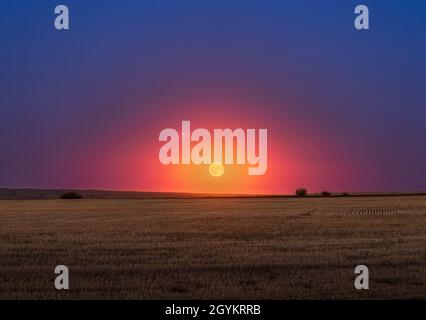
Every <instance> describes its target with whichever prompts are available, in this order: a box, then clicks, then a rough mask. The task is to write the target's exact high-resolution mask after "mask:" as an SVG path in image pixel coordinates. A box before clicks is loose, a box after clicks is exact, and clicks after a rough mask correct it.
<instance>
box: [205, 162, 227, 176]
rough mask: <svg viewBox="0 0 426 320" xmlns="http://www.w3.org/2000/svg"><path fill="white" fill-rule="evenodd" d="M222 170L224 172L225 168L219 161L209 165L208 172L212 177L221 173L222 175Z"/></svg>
mask: <svg viewBox="0 0 426 320" xmlns="http://www.w3.org/2000/svg"><path fill="white" fill-rule="evenodd" d="M224 172H225V168H224V167H223V165H222V164H221V163H216V162H214V163H212V164H211V165H210V167H209V173H210V174H211V175H212V176H213V177H220V176H221V175H223V173H224Z"/></svg>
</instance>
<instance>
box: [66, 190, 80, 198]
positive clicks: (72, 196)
mask: <svg viewBox="0 0 426 320" xmlns="http://www.w3.org/2000/svg"><path fill="white" fill-rule="evenodd" d="M82 198H83V197H82V196H81V195H80V194H78V193H76V192H74V191H69V192H65V193H64V194H62V195H61V199H82Z"/></svg>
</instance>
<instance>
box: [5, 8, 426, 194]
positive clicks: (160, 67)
mask: <svg viewBox="0 0 426 320" xmlns="http://www.w3.org/2000/svg"><path fill="white" fill-rule="evenodd" d="M58 4H66V5H68V6H69V9H70V22H71V30H69V31H57V30H55V29H54V28H53V21H54V17H55V16H54V13H53V10H54V7H55V6H56V5H58ZM357 4H367V5H368V6H369V9H370V25H371V30H369V31H361V32H360V31H356V30H355V29H354V27H353V20H354V17H355V15H354V13H353V10H354V8H355V6H356V5H357ZM0 41H1V42H0V88H1V89H0V90H1V94H0V152H1V154H0V186H10V187H83V188H84V187H87V188H91V187H99V188H120V189H136V188H137V189H161V186H162V182H161V181H159V180H160V179H159V178H158V177H157V176H156V175H155V174H147V175H146V176H144V175H143V174H141V175H133V174H132V173H131V172H126V170H125V169H123V167H126V166H127V165H129V166H130V164H129V163H127V162H126V161H124V160H123V159H120V160H119V159H117V158H114V157H118V156H119V155H120V154H123V155H124V154H125V155H126V157H127V158H126V159H128V157H131V156H130V154H133V153H132V150H136V149H140V150H142V152H143V153H144V155H145V156H146V157H148V158H150V159H151V158H155V157H156V153H157V151H158V150H157V148H156V145H155V143H156V141H157V134H158V132H159V130H161V129H162V128H164V127H165V126H170V125H177V124H178V122H176V121H175V120H179V119H180V120H183V118H187V119H190V118H191V117H193V118H194V119H199V118H200V117H202V116H203V115H205V114H206V112H207V110H206V109H204V108H206V105H209V108H211V104H213V103H214V101H221V103H222V104H221V105H220V106H217V110H219V111H220V113H221V114H222V115H223V117H224V123H225V124H228V123H227V122H226V119H227V116H228V115H229V118H233V119H235V118H238V117H239V115H245V114H248V116H247V117H248V118H249V123H250V124H252V125H253V126H254V127H267V128H268V129H270V134H271V135H272V137H271V139H272V140H271V141H273V143H274V144H273V147H274V148H275V150H276V149H282V152H280V153H279V155H280V156H279V157H284V158H285V159H284V158H283V159H280V161H282V162H283V163H288V166H287V168H283V169H282V170H281V171H280V170H277V171H275V172H274V171H273V172H272V174H275V176H279V175H281V174H282V175H283V177H285V178H283V179H288V180H291V181H290V182H288V183H287V184H286V183H283V184H281V185H279V184H278V182H277V181H278V180H277V179H270V180H268V182H265V183H264V184H262V185H264V186H265V190H266V191H268V192H286V191H288V190H291V188H293V187H294V186H297V185H299V184H304V185H308V187H311V188H313V189H319V190H321V188H330V189H342V190H343V189H344V190H354V191H415V190H426V146H425V143H424V139H425V137H426V122H425V119H426V79H425V75H426V1H423V0H411V1H402V0H400V1H395V0H387V1H384V0H382V1H379V0H376V1H351V0H347V1H343V0H334V1H332V0H324V1H318V0H310V1H308V0H302V1H300V0H297V1H296V0H293V1H279V0H277V1H274V0H192V1H189V0H152V1H148V0H144V1H137V0H124V1H111V0H88V1H83V0H74V1H62V0H61V1H59V0H58V1H44V0H43V1H30V0H3V1H1V2H0ZM168 117H169V118H168ZM168 119H173V123H172V124H169V123H168V121H167V120H168ZM194 119H193V120H194ZM255 120H257V121H258V123H257V122H256V121H255ZM232 124H235V125H238V123H234V122H233V123H232ZM220 125H221V124H220V123H214V124H212V126H220ZM286 152H288V153H287V156H286V155H285V154H286ZM272 153H273V151H272ZM276 153H277V154H278V152H276ZM123 157H124V156H123ZM276 157H278V156H276ZM111 159H114V160H111ZM135 161H137V160H135ZM146 161H148V160H146ZM271 161H272V163H277V162H278V161H279V160H277V159H276V158H275V159H271ZM294 163H297V164H298V166H296V165H295V164H294ZM319 164H320V165H319ZM132 165H134V163H133V162H132ZM132 168H133V169H134V168H135V167H132ZM296 172H297V173H296ZM303 172H305V175H304V174H303ZM307 175H308V177H307ZM136 179H138V180H136ZM327 179H329V181H328V180H327ZM324 181H326V182H324ZM268 183H269V184H268ZM177 189H179V188H177ZM260 191H262V190H260Z"/></svg>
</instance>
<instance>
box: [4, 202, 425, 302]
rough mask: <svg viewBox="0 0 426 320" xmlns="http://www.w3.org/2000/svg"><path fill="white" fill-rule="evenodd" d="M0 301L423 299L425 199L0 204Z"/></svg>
mask: <svg viewBox="0 0 426 320" xmlns="http://www.w3.org/2000/svg"><path fill="white" fill-rule="evenodd" d="M59 264H65V265H67V266H68V267H69V270H70V287H71V288H70V290H69V291H60V292H59V291H57V290H55V288H54V285H53V281H54V278H55V276H56V275H55V274H54V268H55V266H56V265H59ZM358 264H366V265H367V266H368V267H369V269H370V290H368V291H367V290H363V291H358V290H355V288H354V285H353V281H354V278H355V275H354V267H355V265H358ZM0 298H1V299H13V298H18V299H22V298H30V299H51V298H64V299H76V298H78V299H86V298H88V299H104V298H107V299H109V298H118V299H124V298H131V299H168V298H172V299H190V298H194V299H199V298H201V299H222V298H223V299H234V298H235V299H332V298H344V299H347V298H349V299H352V298H354V299H367V298H384V299H394V298H403V299H406V298H416V299H425V298H426V197H425V196H410V197H409V196H406V197H397V196H395V197H347V198H345V197H332V198H301V199H297V198H294V199H291V198H270V199H268V198H257V199H256V198H253V199H250V198H246V199H245V198H235V199H234V198H231V199H224V198H219V199H214V198H212V199H131V200H124V199H120V200H114V199H100V200H94V199H90V200H84V199H83V200H2V201H0Z"/></svg>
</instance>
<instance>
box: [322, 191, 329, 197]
mask: <svg viewBox="0 0 426 320" xmlns="http://www.w3.org/2000/svg"><path fill="white" fill-rule="evenodd" d="M321 195H322V196H323V197H331V192H328V191H323V192H321Z"/></svg>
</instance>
